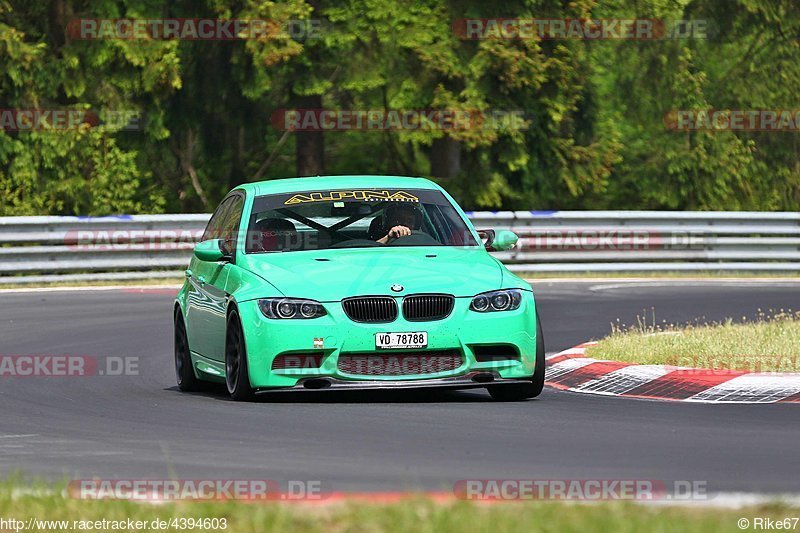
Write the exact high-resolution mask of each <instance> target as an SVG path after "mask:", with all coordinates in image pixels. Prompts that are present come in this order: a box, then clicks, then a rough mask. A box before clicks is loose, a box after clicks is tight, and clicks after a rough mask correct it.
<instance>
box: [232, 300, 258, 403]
mask: <svg viewBox="0 0 800 533" xmlns="http://www.w3.org/2000/svg"><path fill="white" fill-rule="evenodd" d="M225 384H226V385H227V386H228V393H229V394H230V395H231V398H233V399H234V400H236V401H247V400H252V399H253V396H254V393H253V388H252V387H251V386H250V374H249V372H248V371H247V349H246V347H245V345H244V335H243V333H242V322H241V320H239V313H238V312H236V311H235V310H234V311H231V312H230V314H229V315H228V327H227V333H226V334H225Z"/></svg>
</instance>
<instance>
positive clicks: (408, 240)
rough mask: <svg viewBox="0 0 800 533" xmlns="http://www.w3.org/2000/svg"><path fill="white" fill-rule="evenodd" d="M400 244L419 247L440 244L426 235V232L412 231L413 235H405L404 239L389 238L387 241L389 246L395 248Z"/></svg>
mask: <svg viewBox="0 0 800 533" xmlns="http://www.w3.org/2000/svg"><path fill="white" fill-rule="evenodd" d="M397 243H400V244H412V245H413V244H418V245H426V244H430V245H435V244H439V241H437V240H436V239H434V238H433V237H431V236H430V235H428V234H427V233H425V232H424V231H420V230H416V229H414V230H411V235H403V236H402V237H389V238H388V239H387V240H386V245H387V246H393V245H397Z"/></svg>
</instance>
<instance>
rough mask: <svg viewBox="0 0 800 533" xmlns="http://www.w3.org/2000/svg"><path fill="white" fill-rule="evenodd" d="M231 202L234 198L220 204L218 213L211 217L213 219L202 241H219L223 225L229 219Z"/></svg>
mask: <svg viewBox="0 0 800 533" xmlns="http://www.w3.org/2000/svg"><path fill="white" fill-rule="evenodd" d="M231 200H233V198H228V199H226V200H224V201H223V202H222V203H221V204H219V206H218V207H217V209H216V211H214V214H213V215H211V219H210V220H209V221H208V225H207V226H206V230H205V231H204V232H203V237H202V238H201V239H200V240H201V241H207V240H209V239H219V234H220V229H221V228H222V223H223V222H225V218H227V215H228V213H229V212H230V207H231V203H232V202H231Z"/></svg>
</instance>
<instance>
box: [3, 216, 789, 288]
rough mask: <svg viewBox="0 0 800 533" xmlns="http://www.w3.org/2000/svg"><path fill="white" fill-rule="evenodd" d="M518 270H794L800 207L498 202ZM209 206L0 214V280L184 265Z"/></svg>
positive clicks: (70, 277)
mask: <svg viewBox="0 0 800 533" xmlns="http://www.w3.org/2000/svg"><path fill="white" fill-rule="evenodd" d="M468 215H469V217H470V219H471V220H472V222H473V224H474V225H475V227H476V228H479V229H480V228H494V229H511V230H513V231H514V232H516V233H517V234H518V235H519V236H520V241H519V243H518V245H517V247H516V248H515V249H514V250H512V251H510V252H501V253H495V254H494V255H495V256H496V257H498V258H499V259H500V260H502V261H503V262H504V263H506V264H507V265H508V267H509V268H510V269H512V270H515V271H520V272H556V273H557V272H634V271H699V270H711V271H784V272H797V271H800V213H795V212H782V213H761V212H683V211H500V212H485V211H483V212H473V213H468ZM208 218H209V215H207V214H197V215H124V216H112V217H5V218H0V284H8V283H30V282H46V281H54V280H55V281H58V280H64V281H80V280H95V279H106V280H123V279H143V278H148V279H149V278H159V277H169V278H175V277H179V276H181V275H182V271H183V269H184V268H185V266H186V265H187V264H188V261H189V256H190V253H191V249H192V246H193V244H194V243H195V242H196V241H197V240H198V239H199V237H200V235H201V234H202V231H203V228H204V227H205V224H206V222H207V221H208Z"/></svg>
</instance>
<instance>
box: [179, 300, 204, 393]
mask: <svg viewBox="0 0 800 533" xmlns="http://www.w3.org/2000/svg"><path fill="white" fill-rule="evenodd" d="M175 378H176V379H177V382H178V388H179V389H180V390H182V391H184V392H196V391H201V390H204V389H205V388H206V383H205V382H204V381H200V380H199V379H197V376H195V374H194V368H192V357H191V355H190V354H189V338H188V337H187V335H186V325H185V324H184V323H183V315H182V314H181V312H180V311H178V312H177V313H175Z"/></svg>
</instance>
